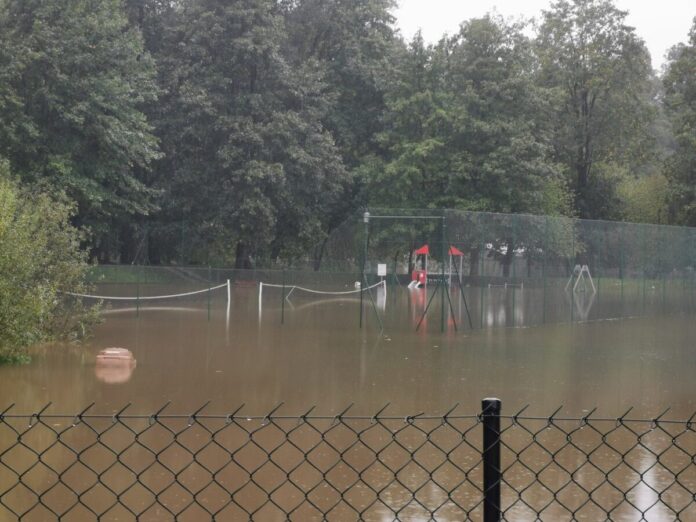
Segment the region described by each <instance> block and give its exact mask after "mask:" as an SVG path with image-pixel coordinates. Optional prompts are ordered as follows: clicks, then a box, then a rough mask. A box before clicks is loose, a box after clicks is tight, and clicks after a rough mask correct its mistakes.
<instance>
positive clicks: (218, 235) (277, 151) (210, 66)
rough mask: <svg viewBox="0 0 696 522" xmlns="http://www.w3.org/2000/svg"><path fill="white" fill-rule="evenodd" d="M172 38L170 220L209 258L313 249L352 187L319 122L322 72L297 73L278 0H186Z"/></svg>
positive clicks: (161, 124) (167, 117)
mask: <svg viewBox="0 0 696 522" xmlns="http://www.w3.org/2000/svg"><path fill="white" fill-rule="evenodd" d="M167 38H169V39H170V41H169V42H168V51H167V53H168V56H166V57H165V58H164V59H163V62H162V63H163V67H165V68H166V70H165V71H164V72H163V73H162V77H163V78H164V81H165V82H167V83H166V91H167V92H168V94H167V96H166V98H165V99H164V103H165V105H164V108H163V111H162V117H161V118H160V119H159V120H158V132H161V133H162V134H161V136H162V140H163V148H164V150H165V152H166V153H167V156H168V157H167V158H166V160H165V162H164V165H166V167H165V168H164V171H165V172H167V173H169V174H168V175H167V176H164V175H161V176H160V178H159V180H158V187H161V188H162V190H164V192H165V195H166V201H167V203H166V207H165V209H164V214H163V217H166V219H167V220H168V221H169V222H171V221H174V220H176V221H177V222H181V221H183V220H185V221H186V222H187V232H186V233H187V234H190V235H194V236H195V237H196V238H197V241H198V248H197V249H196V251H197V255H198V257H197V259H195V260H196V261H199V262H201V261H203V262H205V261H209V260H210V257H209V256H210V255H213V256H217V260H218V261H219V262H224V261H225V259H230V258H231V259H233V260H234V262H235V265H236V266H238V267H243V266H248V265H249V263H250V262H251V259H252V258H254V259H258V258H260V257H263V258H267V259H268V258H271V259H275V258H277V257H278V256H279V255H280V254H281V253H282V254H283V255H284V256H285V257H292V256H298V255H302V254H304V252H305V249H306V248H307V247H308V246H310V245H313V244H314V243H318V242H319V241H320V240H321V239H322V238H323V236H324V235H325V225H326V217H327V215H328V214H329V213H330V212H331V210H332V208H333V206H335V205H336V204H338V203H339V202H340V197H341V195H342V193H343V191H344V188H345V185H346V183H347V180H348V178H347V174H346V171H345V169H344V167H343V164H342V162H341V158H340V156H339V154H338V151H337V149H336V147H335V145H334V142H333V139H332V137H331V135H330V134H329V133H328V132H327V131H326V129H325V128H324V126H323V125H322V123H321V122H322V119H323V117H324V116H325V111H326V103H325V100H324V98H323V95H322V91H323V88H324V81H323V75H322V71H321V70H320V69H319V68H318V67H317V66H316V63H315V62H308V63H298V64H295V66H294V67H291V66H290V64H289V62H288V60H287V58H286V57H285V56H284V52H283V51H284V49H285V48H286V47H287V46H286V40H285V29H284V18H283V16H282V12H281V10H280V7H279V6H278V5H277V4H276V2H273V1H270V0H244V1H241V2H233V3H230V2H225V1H222V0H190V1H188V2H184V3H183V7H182V8H181V10H180V11H179V12H178V13H177V20H176V22H175V26H174V27H173V28H172V30H171V32H170V34H169V35H167ZM158 170H159V171H160V172H161V171H162V170H163V167H162V166H161V165H160V166H159V168H158ZM168 255H169V257H170V259H171V258H175V257H176V252H172V251H170V252H169V253H168Z"/></svg>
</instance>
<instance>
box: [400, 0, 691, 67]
mask: <svg viewBox="0 0 696 522" xmlns="http://www.w3.org/2000/svg"><path fill="white" fill-rule="evenodd" d="M397 1H398V3H399V7H398V8H397V9H396V10H395V11H394V16H395V17H396V23H397V26H398V27H399V28H400V29H401V34H403V35H404V37H405V38H406V39H410V38H411V37H412V36H413V35H414V33H415V32H416V31H417V30H418V29H419V28H420V29H421V30H422V31H423V37H424V38H425V40H426V41H427V42H430V43H435V42H437V41H438V40H439V39H440V37H441V36H442V35H443V34H444V33H449V34H451V33H454V32H455V31H456V30H457V28H458V27H459V24H460V23H461V22H462V21H464V20H467V19H469V18H473V17H476V16H481V15H484V14H486V13H487V12H490V11H493V10H494V9H495V10H496V11H497V12H498V13H499V14H501V15H503V16H504V17H506V18H508V17H513V18H518V17H520V16H523V17H525V18H531V17H537V16H538V15H539V14H540V13H541V11H542V9H546V8H548V7H549V5H550V4H551V0H475V1H472V0H397ZM614 4H615V5H616V6H617V7H618V8H619V9H622V10H624V11H629V15H628V23H629V25H632V26H633V27H635V28H636V32H637V34H638V35H639V36H640V37H641V38H643V39H644V40H645V42H646V44H647V46H648V49H649V50H650V54H651V56H652V61H653V66H654V67H655V68H656V69H658V70H659V69H660V67H661V66H662V64H663V63H664V61H665V53H666V52H667V50H668V49H669V48H670V47H672V46H673V45H674V44H676V43H679V42H686V40H687V36H688V33H689V28H690V27H691V24H692V21H693V19H694V16H696V1H695V0H658V1H655V0H652V1H650V0H614Z"/></svg>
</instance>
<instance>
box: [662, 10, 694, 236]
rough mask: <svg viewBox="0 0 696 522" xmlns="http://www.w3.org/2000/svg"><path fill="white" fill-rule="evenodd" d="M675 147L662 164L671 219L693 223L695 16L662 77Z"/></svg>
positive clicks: (671, 52)
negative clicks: (665, 177)
mask: <svg viewBox="0 0 696 522" xmlns="http://www.w3.org/2000/svg"><path fill="white" fill-rule="evenodd" d="M664 86H665V104H666V107H667V112H668V115H669V116H670V119H671V121H672V125H673V129H674V135H675V140H676V150H675V153H674V155H672V156H671V157H670V158H669V159H668V161H667V163H666V166H665V174H666V176H667V178H668V180H669V187H670V210H671V214H672V218H673V219H674V220H675V221H676V222H678V223H682V224H685V225H690V226H696V18H694V24H693V26H692V27H691V31H690V33H689V42H688V43H686V44H679V45H677V46H675V47H673V48H672V49H671V50H670V53H669V61H668V64H667V67H666V72H665V76H664Z"/></svg>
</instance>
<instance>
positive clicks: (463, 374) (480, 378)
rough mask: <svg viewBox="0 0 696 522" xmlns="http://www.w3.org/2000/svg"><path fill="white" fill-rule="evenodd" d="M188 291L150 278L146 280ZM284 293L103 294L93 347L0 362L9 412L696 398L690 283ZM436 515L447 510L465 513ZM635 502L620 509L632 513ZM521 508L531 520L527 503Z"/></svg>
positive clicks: (605, 406)
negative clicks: (113, 361)
mask: <svg viewBox="0 0 696 522" xmlns="http://www.w3.org/2000/svg"><path fill="white" fill-rule="evenodd" d="M189 289H190V288H188V287H186V288H183V287H178V288H172V287H171V286H164V285H151V286H149V287H148V288H146V289H145V290H143V289H142V288H139V289H138V292H139V293H141V295H148V294H149V295H158V294H161V293H175V292H176V291H182V292H183V291H187V290H189ZM651 291H652V292H651ZM280 292H281V290H279V289H277V288H274V287H273V288H271V287H268V288H264V290H263V294H262V295H261V302H259V295H260V293H259V288H258V286H257V285H254V284H238V285H233V286H232V288H231V295H230V297H231V299H230V301H229V303H228V300H227V295H226V289H224V288H223V289H221V290H216V291H214V292H212V293H211V295H210V296H208V295H207V294H202V295H199V296H194V297H190V298H184V299H173V300H166V301H156V300H155V301H147V302H145V301H141V302H139V303H137V306H133V303H126V304H123V303H116V304H114V305H109V306H108V307H107V308H106V309H105V311H104V322H103V323H102V324H101V325H99V326H98V328H97V330H96V332H95V335H94V338H93V339H91V340H90V341H89V342H88V343H86V344H85V345H83V346H67V347H64V346H47V347H39V348H36V349H35V350H34V351H33V359H32V362H31V363H30V364H28V365H25V366H18V367H0V402H2V404H0V411H2V410H3V409H4V408H5V406H6V405H9V404H10V403H15V406H14V409H13V410H14V411H16V412H24V413H32V412H35V411H38V410H39V409H40V408H42V407H43V406H44V405H46V404H47V403H48V402H52V403H53V405H52V406H51V408H50V410H49V411H51V412H55V413H66V414H75V413H78V412H79V411H81V410H82V409H84V408H85V407H86V406H87V405H89V404H90V403H92V402H94V403H96V404H95V406H94V407H93V409H92V410H90V411H91V412H97V413H108V414H112V413H114V412H116V411H118V410H120V409H121V408H122V407H123V406H125V405H126V404H127V403H132V406H131V408H130V409H129V412H131V413H142V414H150V413H154V412H155V411H157V410H159V409H160V408H161V407H162V406H163V405H164V404H165V403H166V402H167V401H171V405H170V406H169V407H168V409H167V410H166V411H167V412H170V413H180V414H189V413H192V412H194V411H196V410H197V409H198V408H200V407H201V406H202V405H204V404H205V403H206V402H208V401H211V402H210V404H209V405H208V406H207V407H206V408H205V410H204V411H205V412H206V413H215V414H226V413H230V412H232V411H235V410H237V408H238V407H239V406H240V405H242V404H244V408H243V410H242V413H243V414H247V415H250V416H254V415H255V416H263V415H264V414H266V413H267V412H269V411H271V410H272V409H273V408H275V407H276V406H278V405H279V404H281V403H283V405H282V406H281V408H280V409H279V410H277V413H278V414H286V415H300V414H302V413H304V412H306V411H307V410H309V409H310V407H313V406H314V407H316V409H315V413H320V414H325V415H329V416H331V415H336V414H338V413H339V412H341V411H343V410H344V409H345V408H346V407H347V406H348V405H350V404H354V406H353V408H352V409H351V410H350V413H351V414H352V415H367V416H369V415H372V414H374V413H376V412H377V411H379V410H381V409H382V407H384V406H385V405H386V404H387V403H390V406H389V407H388V409H387V410H385V413H384V414H385V415H389V414H393V415H395V416H399V415H401V416H406V415H417V414H420V413H423V412H425V413H427V414H429V415H441V414H444V413H445V412H447V411H448V410H450V408H451V407H453V406H454V405H455V404H457V403H459V407H458V408H457V410H455V411H456V413H458V414H462V415H463V414H476V413H478V412H479V411H480V404H481V399H482V398H484V397H497V398H500V399H501V400H502V408H503V413H504V414H510V415H512V414H514V413H516V412H517V411H518V410H519V409H521V408H522V407H524V406H525V405H529V408H528V409H527V410H526V411H525V414H528V415H539V416H548V415H550V414H551V413H553V412H554V411H556V410H557V409H558V408H559V407H562V410H561V411H560V413H559V415H563V414H565V415H567V416H572V417H582V416H583V415H585V414H587V413H588V412H589V411H590V410H592V409H593V408H595V407H597V408H598V409H597V412H596V413H595V415H597V416H601V417H617V416H620V415H621V414H623V413H624V412H625V411H626V410H627V409H628V408H629V407H634V410H633V411H632V412H631V417H633V418H652V417H655V416H657V415H658V414H660V413H662V412H663V411H664V410H665V409H666V408H667V407H671V408H672V409H671V411H670V412H669V414H668V415H667V417H668V418H673V419H685V418H688V417H690V416H691V414H692V413H693V412H694V411H696V381H695V379H694V375H696V346H695V345H694V342H693V340H694V339H696V321H694V317H693V316H692V315H691V314H690V310H691V304H690V303H691V298H692V295H691V293H690V292H687V291H686V290H685V289H684V288H681V287H680V288H677V289H676V290H675V292H676V293H677V294H678V298H677V299H672V300H670V299H668V298H666V297H665V296H668V295H669V294H668V293H667V291H666V290H663V289H660V288H658V289H654V288H648V289H647V291H646V289H645V287H642V288H637V289H626V290H625V291H624V290H623V289H622V291H620V292H619V291H617V290H616V289H613V290H612V291H609V290H607V289H605V290H604V293H603V292H602V289H600V292H599V294H598V295H596V296H595V295H594V294H593V295H591V296H587V295H581V296H579V297H578V296H573V295H572V293H571V294H568V293H564V292H562V291H557V292H546V291H545V289H544V290H540V289H538V288H536V289H535V288H468V289H466V291H465V292H466V293H465V295H466V298H467V299H466V305H465V303H464V300H463V299H462V296H461V295H460V294H459V293H458V291H457V290H456V289H453V290H452V292H451V294H450V295H449V296H447V295H446V294H444V295H435V297H434V298H433V299H432V301H431V300H430V297H431V296H432V292H433V287H431V288H430V289H429V290H428V291H425V290H414V291H409V290H407V289H405V288H395V287H392V286H390V287H388V288H387V290H386V291H385V290H383V289H382V288H377V289H374V290H373V293H372V294H371V298H368V297H369V296H364V300H363V303H362V311H363V314H362V319H361V314H360V309H361V308H360V306H361V305H360V300H359V297H358V296H357V295H356V294H346V295H340V296H326V295H314V294H306V293H302V292H301V291H299V290H298V291H293V292H292V294H291V295H290V296H289V297H288V298H287V299H286V300H285V301H283V299H282V295H281V293H280ZM286 292H287V289H286ZM632 292H633V293H632ZM99 293H100V294H102V295H104V294H109V295H135V288H134V287H132V286H129V285H118V286H116V285H103V286H102V287H101V288H99ZM449 300H451V302H452V309H451V312H450V310H449V309H448V307H446V312H447V313H446V314H444V317H443V314H442V309H441V305H442V302H443V301H444V302H445V303H448V302H449ZM373 303H374V304H373ZM429 303H430V307H429V308H428V309H427V313H426V314H425V315H424V311H425V310H426V308H427V307H428V304H429ZM467 307H468V309H469V316H470V317H471V325H472V326H473V328H470V327H469V321H468V318H467V313H466V309H467ZM361 320H362V326H360V322H361ZM380 322H381V323H382V326H383V329H382V328H380ZM419 323H420V326H418V325H419ZM455 324H456V329H455ZM417 327H418V330H417V331H416V328H417ZM443 329H444V332H443ZM106 347H122V348H126V349H128V350H130V351H131V352H132V353H133V356H134V358H135V359H136V360H137V364H136V365H134V366H116V367H113V368H109V367H107V368H104V367H100V366H99V365H97V364H96V356H97V354H98V352H99V351H100V350H102V349H104V348H106ZM642 457H645V455H643V456H642ZM692 466H693V462H692ZM653 471H654V470H653ZM670 480H671V479H670ZM617 481H618V482H620V480H619V479H617ZM641 483H642V482H641ZM695 487H696V483H695ZM0 489H1V488H0ZM636 491H637V490H634V493H635V492H636ZM648 505H649V504H648ZM2 513H3V512H2V509H0V519H2V516H1V515H2ZM442 513H443V514H442V516H441V517H440V518H439V519H442V520H457V519H460V518H458V517H461V513H460V514H458V515H457V514H453V515H451V517H450V516H446V515H445V512H444V511H443V512H442ZM549 513H553V512H551V511H550V512H549ZM617 513H618V512H617ZM689 513H691V515H689V516H693V517H694V518H689V517H688V516H687V518H681V519H682V520H687V519H690V520H696V510H692V511H690V512H689ZM562 514H564V515H567V513H561V514H559V513H555V514H554V515H553V517H560V518H558V519H559V520H562V519H564V518H563V517H562V516H561V515H562ZM634 515H635V513H634V514H633V515H632V514H628V515H626V517H625V518H622V517H620V516H618V515H617V517H616V518H614V519H615V520H638V518H632V517H633V516H634ZM477 516H478V515H477ZM529 516H530V517H531V515H529ZM549 516H551V515H549ZM682 516H686V515H682ZM383 517H384V518H380V519H379V520H391V518H389V514H388V513H385V514H383ZM513 518H514V519H516V520H527V519H529V520H533V519H534V518H533V517H532V518H527V516H526V515H525V516H523V514H522V512H520V513H518V514H517V516H516V517H513ZM11 519H12V518H9V519H8V520H11ZM232 519H234V518H232ZM257 519H258V520H264V518H263V517H260V518H257ZM310 519H311V518H308V520H310ZM338 519H341V518H340V517H338V518H336V520H338ZM348 519H350V518H346V520H348ZM550 519H551V518H549V520H550ZM588 519H592V517H590V518H588ZM672 519H674V513H673V512H670V511H664V512H662V511H659V509H658V508H655V509H654V510H653V511H652V512H651V517H649V520H672ZM268 520H275V518H268ZM375 520H377V519H375ZM401 520H414V521H415V520H426V519H421V518H418V517H417V516H416V515H414V516H413V517H412V518H408V517H405V516H404V518H401Z"/></svg>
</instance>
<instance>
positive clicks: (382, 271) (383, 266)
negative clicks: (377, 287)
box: [377, 263, 387, 277]
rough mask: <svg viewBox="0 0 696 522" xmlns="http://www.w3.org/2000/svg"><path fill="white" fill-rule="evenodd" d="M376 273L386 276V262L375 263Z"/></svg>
mask: <svg viewBox="0 0 696 522" xmlns="http://www.w3.org/2000/svg"><path fill="white" fill-rule="evenodd" d="M377 275H378V276H379V277H386V276H387V264H386V263H384V264H382V263H380V264H378V265H377Z"/></svg>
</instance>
